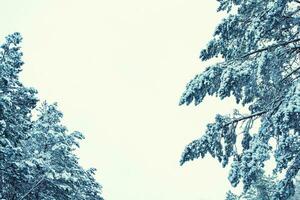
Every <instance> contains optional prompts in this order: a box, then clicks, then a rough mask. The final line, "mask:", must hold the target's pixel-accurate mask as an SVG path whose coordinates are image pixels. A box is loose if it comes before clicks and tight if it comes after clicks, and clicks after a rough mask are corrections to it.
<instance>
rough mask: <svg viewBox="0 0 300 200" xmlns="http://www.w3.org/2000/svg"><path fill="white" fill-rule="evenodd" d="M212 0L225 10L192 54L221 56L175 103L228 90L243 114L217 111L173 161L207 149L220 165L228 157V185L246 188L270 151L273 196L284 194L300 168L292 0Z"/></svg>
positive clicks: (297, 41) (299, 70)
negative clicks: (203, 46) (201, 46)
mask: <svg viewBox="0 0 300 200" xmlns="http://www.w3.org/2000/svg"><path fill="white" fill-rule="evenodd" d="M218 1H219V3H220V5H219V8H218V11H226V12H227V13H228V15H227V17H226V18H225V19H224V20H223V21H222V22H221V23H220V24H219V25H218V26H217V28H216V30H215V33H214V37H213V39H212V40H211V41H210V42H209V44H208V46H207V48H206V49H204V50H202V51H201V54H200V58H201V60H202V61H206V60H209V59H212V58H214V57H218V56H221V57H222V59H223V61H222V62H219V63H216V64H215V65H212V66H209V67H208V68H207V69H206V70H205V71H204V72H202V73H201V74H199V75H197V76H196V77H195V78H193V79H192V80H191V81H190V82H189V83H188V84H187V87H186V90H185V91H184V93H183V95H182V97H181V100H180V105H181V104H187V105H188V104H190V103H191V102H192V101H194V103H195V105H198V104H199V103H201V102H202V101H203V99H204V97H205V96H207V95H211V96H213V95H214V96H217V97H219V98H220V99H224V98H225V97H230V96H232V97H234V98H235V99H236V102H237V103H239V104H241V105H242V106H246V107H247V108H248V110H249V114H241V113H239V112H234V113H233V114H232V115H230V116H229V115H220V114H218V115H217V116H216V118H215V122H214V123H210V124H208V125H207V130H206V132H205V134H204V135H203V136H202V137H200V138H199V139H196V140H194V141H193V142H191V143H190V144H189V145H187V146H186V148H185V150H184V152H183V154H182V158H181V161H180V163H181V165H182V164H184V163H185V162H187V161H190V160H193V159H196V158H199V157H202V158H203V157H204V156H205V155H206V154H207V153H210V154H211V155H212V156H213V157H215V158H217V159H218V160H219V162H220V163H221V164H222V166H223V167H225V166H227V165H228V162H229V159H232V164H231V170H230V173H229V177H228V179H229V181H230V182H231V184H232V185H233V186H234V187H235V186H237V184H239V183H240V182H242V183H243V187H244V190H245V191H247V190H248V189H250V188H251V186H253V185H254V184H255V183H256V182H257V180H258V179H259V177H260V173H261V171H262V170H263V167H264V165H265V161H266V160H268V159H270V156H274V158H275V160H276V167H275V169H274V173H284V178H282V180H280V181H279V182H278V183H277V184H276V192H275V195H274V199H280V200H283V199H288V198H289V197H290V196H292V195H293V194H294V191H295V186H294V181H293V180H294V178H295V176H296V174H297V173H298V171H299V168H300V135H299V134H300V133H299V132H300V123H299V121H300V84H299V83H300V80H299V76H300V67H299V52H300V46H299V45H300V34H299V31H300V26H299V25H300V23H299V22H300V2H299V1H297V0H218ZM257 121H259V123H256V122H257ZM253 124H256V126H259V130H258V131H254V129H253ZM238 125H241V126H242V128H241V129H242V135H241V137H242V139H241V144H239V143H237V131H241V130H240V129H238V128H237V127H238ZM239 127H240V126H239ZM271 140H273V141H275V142H276V145H271V143H270V141H271ZM239 146H240V147H241V148H238V147H239ZM240 149H241V150H240Z"/></svg>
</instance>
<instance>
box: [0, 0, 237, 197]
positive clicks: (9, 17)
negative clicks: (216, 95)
mask: <svg viewBox="0 0 300 200" xmlns="http://www.w3.org/2000/svg"><path fill="white" fill-rule="evenodd" d="M0 8H1V14H0V15H1V18H0V22H1V31H0V37H1V40H2V41H3V38H4V36H5V35H7V34H9V33H12V32H15V31H18V32H21V33H22V35H23V37H24V42H23V44H22V50H23V52H24V60H25V65H24V71H23V72H22V80H24V82H25V84H26V85H27V86H33V87H35V88H37V89H38V91H39V95H40V99H47V100H48V101H50V102H54V101H57V102H58V104H59V107H60V109H61V110H62V111H63V113H64V120H65V123H66V125H67V126H68V127H69V129H70V130H80V131H82V132H83V133H84V134H85V135H86V140H84V141H83V142H82V143H81V148H80V150H79V152H78V154H79V156H80V158H81V163H82V165H84V166H85V167H95V168H97V169H98V172H97V180H98V181H99V182H100V183H101V185H102V186H103V195H104V197H105V198H106V199H107V200H121V199H122V200H183V199H184V200H219V199H224V196H225V192H226V191H227V190H228V189H229V183H228V181H227V169H225V170H224V169H222V168H221V166H220V165H219V164H218V163H217V161H216V160H212V159H210V158H206V159H204V160H197V161H194V162H190V163H188V164H185V165H184V166H182V167H180V166H179V159H180V155H181V153H182V151H183V149H184V147H185V145H187V144H188V143H189V142H191V141H192V140H194V139H196V138H198V137H199V136H200V135H201V134H202V133H203V132H204V130H205V125H206V123H208V122H210V121H212V120H213V118H214V115H215V114H216V113H217V112H231V109H232V105H233V103H232V102H229V101H225V102H222V103H217V102H216V101H215V100H213V99H211V98H207V99H206V100H205V102H204V103H203V104H202V105H201V106H198V107H194V106H189V107H186V106H181V107H179V106H178V101H179V98H180V95H181V93H182V92H183V90H184V88H185V85H186V83H187V82H188V81H189V80H190V79H191V78H192V77H193V76H194V75H195V74H196V73H198V72H200V71H202V70H203V69H204V67H205V66H206V64H203V63H201V62H200V60H199V59H198V56H199V52H200V49H201V48H203V47H205V45H206V44H207V42H208V41H209V39H210V38H211V35H212V32H213V30H214V28H215V26H216V25H217V23H218V22H219V20H220V19H221V15H220V14H217V13H216V8H217V2H216V1H213V0H189V1H186V0H151V1H150V0H148V1H146V0H127V1H124V0H110V1H104V0H85V1H83V0H82V1H79V0H78V1H76V0H48V1H46V0H26V1H16V0H10V1H4V0H3V1H0Z"/></svg>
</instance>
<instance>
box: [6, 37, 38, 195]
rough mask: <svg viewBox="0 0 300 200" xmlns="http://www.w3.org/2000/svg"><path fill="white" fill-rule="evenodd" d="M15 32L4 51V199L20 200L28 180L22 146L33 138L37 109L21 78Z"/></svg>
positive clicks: (35, 99)
mask: <svg viewBox="0 0 300 200" xmlns="http://www.w3.org/2000/svg"><path fill="white" fill-rule="evenodd" d="M21 40H22V38H21V36H20V34H18V33H15V34H12V35H9V36H7V37H6V42H5V43H4V44H3V45H2V46H1V49H0V93H1V96H0V176H1V179H0V183H1V192H0V199H16V198H17V194H19V192H20V191H22V190H23V187H22V185H23V183H25V182H26V181H27V178H26V177H25V176H24V174H23V173H22V171H21V170H20V168H19V167H18V164H19V161H20V159H21V157H22V156H23V151H22V148H20V144H21V142H22V141H23V140H26V139H27V138H28V137H29V133H28V130H29V129H30V128H31V125H32V124H31V111H32V109H33V108H34V107H35V106H36V102H37V98H36V91H35V90H34V89H32V88H26V87H24V86H23V85H22V84H21V83H20V81H19V79H18V75H19V72H20V71H21V66H22V64H23V62H22V60H21V57H22V53H21V52H20V48H19V47H18V44H19V43H20V42H21Z"/></svg>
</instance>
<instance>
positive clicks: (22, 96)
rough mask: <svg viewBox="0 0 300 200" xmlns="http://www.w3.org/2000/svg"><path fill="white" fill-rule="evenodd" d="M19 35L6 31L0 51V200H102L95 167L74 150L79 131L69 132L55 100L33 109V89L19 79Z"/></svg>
mask: <svg viewBox="0 0 300 200" xmlns="http://www.w3.org/2000/svg"><path fill="white" fill-rule="evenodd" d="M21 40H22V38H21V35H20V34H19V33H14V34H12V35H9V36H8V37H6V42H5V43H4V44H3V45H2V46H1V50H0V93H1V94H0V188H1V191H0V199H2V200H4V199H5V200H25V199H36V200H42V199H47V200H59V199H63V200H65V199H72V200H73V199H74V200H79V199H80V200H81V199H88V200H102V197H101V186H100V185H99V184H98V183H97V182H96V180H95V178H94V172H95V169H93V168H92V169H89V170H85V169H83V168H82V167H81V166H80V165H79V163H78V158H77V157H76V155H75V154H74V152H73V151H74V150H75V149H76V148H78V147H79V143H78V140H80V139H83V138H84V137H83V135H82V134H81V133H80V132H77V131H75V132H73V133H68V131H67V128H66V127H65V126H63V125H62V124H61V118H62V113H61V112H60V111H58V110H57V106H56V104H53V105H48V104H46V103H43V104H42V106H41V107H40V108H39V109H36V104H37V101H38V100H37V97H36V93H37V91H36V90H35V89H33V88H27V87H24V86H23V85H22V84H21V83H20V81H19V77H18V75H19V73H20V71H21V66H22V64H23V62H22V61H21V57H22V53H21V52H20V47H19V46H18V45H19V43H20V42H21ZM33 111H37V113H38V116H37V119H36V120H33V117H32V112H33Z"/></svg>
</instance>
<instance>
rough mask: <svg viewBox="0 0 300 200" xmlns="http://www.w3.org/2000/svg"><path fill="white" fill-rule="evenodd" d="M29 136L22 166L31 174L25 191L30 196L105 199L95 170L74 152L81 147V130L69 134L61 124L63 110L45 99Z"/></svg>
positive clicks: (39, 197) (28, 175) (25, 142)
mask: <svg viewBox="0 0 300 200" xmlns="http://www.w3.org/2000/svg"><path fill="white" fill-rule="evenodd" d="M38 111H39V114H38V119H37V120H35V121H34V122H33V125H32V128H31V130H30V133H31V134H30V136H31V137H30V138H29V139H28V140H26V141H24V149H25V150H26V151H27V152H26V155H27V156H28V157H24V158H23V160H22V164H21V165H20V166H22V168H24V169H26V168H28V166H29V169H30V170H23V171H24V173H26V175H27V177H28V182H27V191H30V190H32V191H31V192H30V193H28V192H27V193H28V194H27V193H26V194H24V195H27V196H28V198H29V199H37V200H39V199H74V200H76V199H78V200H80V199H89V200H102V198H101V196H100V185H99V184H98V183H97V182H96V181H95V179H94V178H93V174H94V171H95V169H89V170H84V169H83V168H82V167H81V166H80V165H79V164H78V158H77V157H76V156H75V155H74V153H73V151H74V150H75V149H76V148H77V147H79V143H78V140H80V139H83V138H84V136H83V135H82V134H81V133H80V132H77V131H75V132H73V133H71V134H67V128H66V127H65V126H63V125H62V124H61V122H60V121H61V117H62V113H61V112H60V111H58V110H57V105H56V104H53V105H48V104H47V103H46V102H44V103H43V104H42V106H41V107H40V108H39V109H38ZM26 147H27V148H26Z"/></svg>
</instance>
